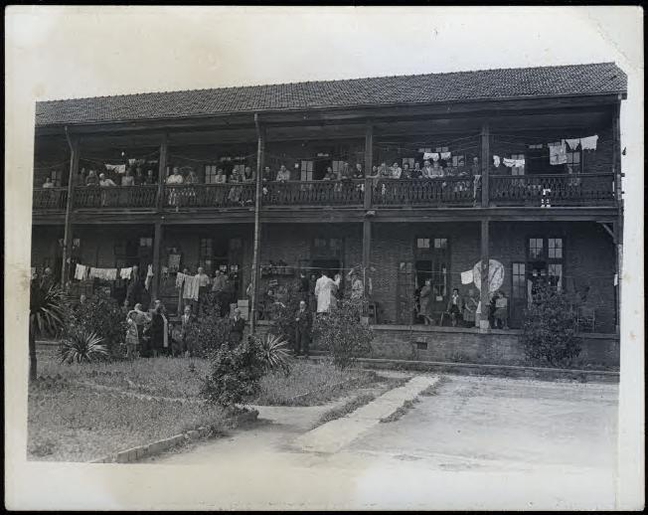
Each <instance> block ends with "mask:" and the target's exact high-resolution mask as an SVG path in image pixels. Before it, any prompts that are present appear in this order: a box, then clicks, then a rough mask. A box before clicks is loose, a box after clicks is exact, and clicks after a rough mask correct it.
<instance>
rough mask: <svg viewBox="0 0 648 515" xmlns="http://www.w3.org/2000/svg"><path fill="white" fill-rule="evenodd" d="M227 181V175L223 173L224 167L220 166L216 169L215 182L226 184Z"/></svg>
mask: <svg viewBox="0 0 648 515" xmlns="http://www.w3.org/2000/svg"><path fill="white" fill-rule="evenodd" d="M226 182H227V175H225V174H224V173H223V169H222V168H219V169H218V170H216V176H215V177H214V184H225V183H226Z"/></svg>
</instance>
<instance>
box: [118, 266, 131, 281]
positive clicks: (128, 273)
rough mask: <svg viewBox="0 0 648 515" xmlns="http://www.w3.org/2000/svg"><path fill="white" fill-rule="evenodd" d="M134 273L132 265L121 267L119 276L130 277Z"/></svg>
mask: <svg viewBox="0 0 648 515" xmlns="http://www.w3.org/2000/svg"><path fill="white" fill-rule="evenodd" d="M132 273H133V267H132V266H129V267H128V268H121V269H120V270H119V278H120V279H130V278H131V275H132Z"/></svg>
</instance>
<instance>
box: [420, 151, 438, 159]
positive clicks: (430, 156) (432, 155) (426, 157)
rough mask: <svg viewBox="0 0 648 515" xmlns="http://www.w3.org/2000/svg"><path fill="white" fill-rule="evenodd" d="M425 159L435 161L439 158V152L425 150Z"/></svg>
mask: <svg viewBox="0 0 648 515" xmlns="http://www.w3.org/2000/svg"><path fill="white" fill-rule="evenodd" d="M434 156H436V159H434ZM423 159H432V160H433V161H436V160H437V159H439V154H437V153H436V152H424V153H423Z"/></svg>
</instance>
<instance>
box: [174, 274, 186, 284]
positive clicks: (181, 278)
mask: <svg viewBox="0 0 648 515" xmlns="http://www.w3.org/2000/svg"><path fill="white" fill-rule="evenodd" d="M186 277H187V276H186V275H185V274H183V273H182V272H178V274H177V275H176V288H182V286H183V285H184V282H185V278H186Z"/></svg>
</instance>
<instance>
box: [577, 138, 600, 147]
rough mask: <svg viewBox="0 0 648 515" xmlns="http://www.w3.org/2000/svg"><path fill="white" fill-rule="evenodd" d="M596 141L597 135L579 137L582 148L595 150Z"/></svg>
mask: <svg viewBox="0 0 648 515" xmlns="http://www.w3.org/2000/svg"><path fill="white" fill-rule="evenodd" d="M597 143H598V136H597V135H594V136H588V137H587V138H581V140H580V144H581V148H582V149H583V150H596V145H597Z"/></svg>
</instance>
